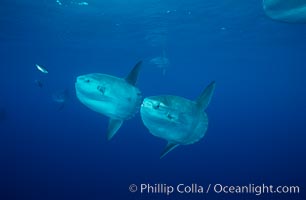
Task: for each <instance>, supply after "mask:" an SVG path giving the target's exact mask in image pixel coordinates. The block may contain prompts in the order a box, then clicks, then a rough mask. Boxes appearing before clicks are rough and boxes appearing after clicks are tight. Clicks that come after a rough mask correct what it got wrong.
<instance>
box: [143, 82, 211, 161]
mask: <svg viewBox="0 0 306 200" xmlns="http://www.w3.org/2000/svg"><path fill="white" fill-rule="evenodd" d="M214 90H215V82H212V83H210V84H209V85H208V86H207V87H206V89H205V90H204V91H203V92H202V94H201V95H200V97H199V98H198V99H197V100H196V101H191V100H188V99H185V98H183V97H179V96H171V95H162V96H152V97H147V98H145V99H144V100H143V103H142V105H141V109H140V114H141V119H142V121H143V123H144V125H145V126H146V127H147V128H148V129H149V132H150V133H151V134H152V135H154V136H156V137H159V138H162V139H165V140H167V141H168V144H167V146H166V148H165V149H164V151H163V152H162V154H161V158H162V157H164V156H165V155H166V154H167V153H169V152H170V151H171V150H173V149H174V148H175V147H177V146H179V145H188V144H193V143H195V142H197V141H199V140H200V139H201V138H203V137H204V135H205V132H206V130H207V126H208V118H207V115H206V113H205V112H204V110H205V109H206V108H207V106H208V104H209V103H210V100H211V97H212V95H213V93H214Z"/></svg>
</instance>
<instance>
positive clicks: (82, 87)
mask: <svg viewBox="0 0 306 200" xmlns="http://www.w3.org/2000/svg"><path fill="white" fill-rule="evenodd" d="M141 64H142V61H139V62H138V63H137V64H136V65H135V66H134V68H133V69H132V70H131V71H130V73H129V74H128V76H127V77H126V78H118V77H115V76H111V75H108V74H100V73H93V74H86V75H82V76H78V77H77V80H76V83H75V89H76V95H77V98H78V99H79V100H80V102H81V103H83V104H84V105H85V106H87V107H88V108H90V109H91V110H93V111H96V112H98V113H101V114H103V115H105V116H107V117H109V118H110V120H109V125H108V129H107V139H108V140H110V139H111V138H112V137H113V136H114V135H115V134H116V132H117V131H118V130H119V128H120V127H121V125H122V123H123V121H124V120H126V119H128V118H130V117H132V116H133V115H134V114H135V113H136V112H137V111H138V109H139V107H140V105H141V100H142V97H141V92H140V91H139V89H138V88H136V87H135V84H136V81H137V77H138V74H139V71H140V68H141Z"/></svg>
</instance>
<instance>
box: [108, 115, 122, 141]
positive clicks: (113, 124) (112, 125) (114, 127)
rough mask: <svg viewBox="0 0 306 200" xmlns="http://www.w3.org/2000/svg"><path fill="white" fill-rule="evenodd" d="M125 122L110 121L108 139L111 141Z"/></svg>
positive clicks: (118, 120)
mask: <svg viewBox="0 0 306 200" xmlns="http://www.w3.org/2000/svg"><path fill="white" fill-rule="evenodd" d="M122 123H123V121H122V120H120V119H110V120H109V124H108V128H107V139H108V140H111V139H112V138H113V136H114V135H115V134H116V133H117V131H118V129H119V128H120V127H121V125H122Z"/></svg>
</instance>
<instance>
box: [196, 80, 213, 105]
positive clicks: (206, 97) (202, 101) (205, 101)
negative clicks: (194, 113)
mask: <svg viewBox="0 0 306 200" xmlns="http://www.w3.org/2000/svg"><path fill="white" fill-rule="evenodd" d="M215 85H216V83H215V81H212V82H211V83H210V84H209V85H208V86H207V87H206V88H205V90H204V91H203V92H202V94H201V95H200V96H199V97H198V99H197V100H196V103H197V105H198V106H199V107H200V108H201V109H202V110H205V109H206V108H207V106H208V105H209V103H210V100H211V97H212V95H213V94H214V90H215Z"/></svg>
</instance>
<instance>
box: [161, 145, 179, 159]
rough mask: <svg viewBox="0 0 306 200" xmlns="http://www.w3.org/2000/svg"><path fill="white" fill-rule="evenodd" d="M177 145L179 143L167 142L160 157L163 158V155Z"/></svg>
mask: <svg viewBox="0 0 306 200" xmlns="http://www.w3.org/2000/svg"><path fill="white" fill-rule="evenodd" d="M177 146H179V144H177V143H174V142H168V144H167V146H166V147H165V149H164V151H163V152H162V153H161V154H160V158H163V157H164V156H165V155H167V154H168V153H169V152H170V151H172V150H173V149H174V148H175V147H177Z"/></svg>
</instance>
